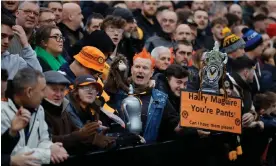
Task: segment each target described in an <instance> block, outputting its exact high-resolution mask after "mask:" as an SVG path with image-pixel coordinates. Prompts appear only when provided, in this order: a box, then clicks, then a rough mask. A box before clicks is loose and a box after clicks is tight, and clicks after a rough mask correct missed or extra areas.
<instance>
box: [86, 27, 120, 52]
mask: <svg viewBox="0 0 276 166" xmlns="http://www.w3.org/2000/svg"><path fill="white" fill-rule="evenodd" d="M83 44H84V46H93V47H96V48H98V49H99V50H101V51H102V52H103V53H109V52H113V51H114V49H115V45H114V44H113V42H112V40H111V39H110V37H109V36H108V35H107V34H106V33H105V31H103V30H96V31H94V32H92V33H91V34H90V35H88V36H87V37H84V38H83Z"/></svg>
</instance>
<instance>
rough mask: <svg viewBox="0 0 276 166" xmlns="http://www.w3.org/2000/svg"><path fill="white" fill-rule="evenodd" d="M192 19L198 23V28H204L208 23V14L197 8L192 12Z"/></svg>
mask: <svg viewBox="0 0 276 166" xmlns="http://www.w3.org/2000/svg"><path fill="white" fill-rule="evenodd" d="M194 21H195V22H196V23H197V25H198V29H201V30H204V29H205V28H206V27H207V25H208V14H207V12H205V11H202V10H198V11H196V12H195V13H194Z"/></svg>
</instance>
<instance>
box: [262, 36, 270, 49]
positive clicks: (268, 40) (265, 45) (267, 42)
mask: <svg viewBox="0 0 276 166" xmlns="http://www.w3.org/2000/svg"><path fill="white" fill-rule="evenodd" d="M262 38H263V41H264V48H269V47H270V37H269V36H268V34H266V33H265V34H262Z"/></svg>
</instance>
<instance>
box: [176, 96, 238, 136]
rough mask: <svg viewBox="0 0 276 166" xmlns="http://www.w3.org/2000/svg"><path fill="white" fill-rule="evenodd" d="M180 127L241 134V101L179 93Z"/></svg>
mask: <svg viewBox="0 0 276 166" xmlns="http://www.w3.org/2000/svg"><path fill="white" fill-rule="evenodd" d="M180 120H181V126H183V127H194V128H200V129H208V130H215V131H223V132H230V133H237V134H241V99H237V98H227V99H226V100H225V99H224V97H222V96H216V95H209V94H202V95H201V98H200V99H199V96H198V93H193V92H185V91H182V92H181V118H180Z"/></svg>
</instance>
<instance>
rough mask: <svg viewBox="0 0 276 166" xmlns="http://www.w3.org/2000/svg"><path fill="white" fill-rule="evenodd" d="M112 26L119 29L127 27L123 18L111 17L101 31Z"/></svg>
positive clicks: (105, 20)
mask: <svg viewBox="0 0 276 166" xmlns="http://www.w3.org/2000/svg"><path fill="white" fill-rule="evenodd" d="M110 25H112V26H114V27H115V28H118V29H123V28H124V26H125V25H126V21H125V20H124V19H123V18H121V17H116V16H112V15H109V16H107V17H106V18H105V19H104V20H103V23H102V27H101V29H102V30H105V28H107V27H108V26H110Z"/></svg>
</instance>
